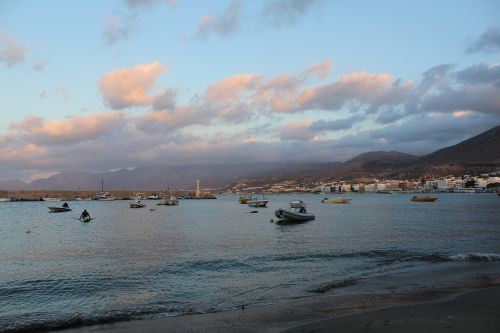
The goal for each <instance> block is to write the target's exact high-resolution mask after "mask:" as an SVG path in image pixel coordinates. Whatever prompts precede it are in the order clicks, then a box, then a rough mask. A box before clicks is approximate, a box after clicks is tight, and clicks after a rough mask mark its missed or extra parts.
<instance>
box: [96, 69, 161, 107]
mask: <svg viewBox="0 0 500 333" xmlns="http://www.w3.org/2000/svg"><path fill="white" fill-rule="evenodd" d="M167 70H168V68H167V67H166V66H162V65H160V62H159V61H155V62H152V63H150V64H145V65H137V66H135V67H132V68H121V69H118V70H115V71H112V72H109V73H106V74H104V75H103V77H102V79H101V81H100V82H99V89H100V90H101V93H102V95H103V97H104V100H105V101H106V102H107V103H108V104H109V105H110V106H111V107H112V108H113V109H124V108H127V107H132V106H148V105H151V104H152V103H154V101H155V98H156V96H153V95H151V93H150V90H151V89H152V88H153V86H154V84H155V81H156V79H157V78H158V77H159V76H160V75H161V74H162V73H165V72H166V71H167ZM160 95H161V94H160ZM158 96H159V95H158Z"/></svg>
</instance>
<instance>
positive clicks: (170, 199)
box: [157, 195, 179, 206]
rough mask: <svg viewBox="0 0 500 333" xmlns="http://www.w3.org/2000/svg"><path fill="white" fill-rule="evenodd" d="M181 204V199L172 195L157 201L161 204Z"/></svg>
mask: <svg viewBox="0 0 500 333" xmlns="http://www.w3.org/2000/svg"><path fill="white" fill-rule="evenodd" d="M178 204H179V200H178V199H177V198H176V197H175V196H173V195H171V196H170V197H168V198H165V199H162V200H161V201H160V202H158V203H157V205H159V206H177V205H178Z"/></svg>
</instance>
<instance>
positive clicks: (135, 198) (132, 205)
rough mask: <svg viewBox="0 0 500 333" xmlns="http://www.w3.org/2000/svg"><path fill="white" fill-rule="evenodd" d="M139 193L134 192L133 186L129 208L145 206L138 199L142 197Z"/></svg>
mask: <svg viewBox="0 0 500 333" xmlns="http://www.w3.org/2000/svg"><path fill="white" fill-rule="evenodd" d="M138 194H139V195H136V194H135V188H134V196H133V197H132V198H131V199H134V201H133V202H131V203H130V208H144V207H146V204H144V203H142V202H141V200H140V199H142V196H140V194H141V193H138Z"/></svg>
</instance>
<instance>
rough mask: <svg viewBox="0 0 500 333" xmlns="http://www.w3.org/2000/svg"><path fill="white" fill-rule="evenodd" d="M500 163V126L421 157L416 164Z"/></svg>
mask: <svg viewBox="0 0 500 333" xmlns="http://www.w3.org/2000/svg"><path fill="white" fill-rule="evenodd" d="M478 163H500V126H496V127H494V128H492V129H490V130H488V131H486V132H484V133H481V134H479V135H477V136H475V137H472V138H470V139H468V140H465V141H462V142H460V143H458V144H456V145H454V146H451V147H447V148H443V149H439V150H438V151H435V152H434V153H431V154H429V155H425V156H423V157H422V158H420V159H419V160H418V161H417V162H416V165H419V166H422V165H442V164H463V165H465V164H478Z"/></svg>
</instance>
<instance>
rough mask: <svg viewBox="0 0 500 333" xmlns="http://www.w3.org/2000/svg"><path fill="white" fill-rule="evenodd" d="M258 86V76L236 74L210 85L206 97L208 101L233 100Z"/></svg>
mask: <svg viewBox="0 0 500 333" xmlns="http://www.w3.org/2000/svg"><path fill="white" fill-rule="evenodd" d="M259 86H260V77H259V76H258V75H255V74H238V75H234V76H231V77H229V78H227V79H224V80H222V81H219V82H216V83H214V84H212V85H210V86H209V87H208V89H207V93H206V97H207V99H208V100H209V101H224V100H234V99H238V98H240V97H241V93H243V92H244V91H246V90H253V89H256V88H257V87H259Z"/></svg>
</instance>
